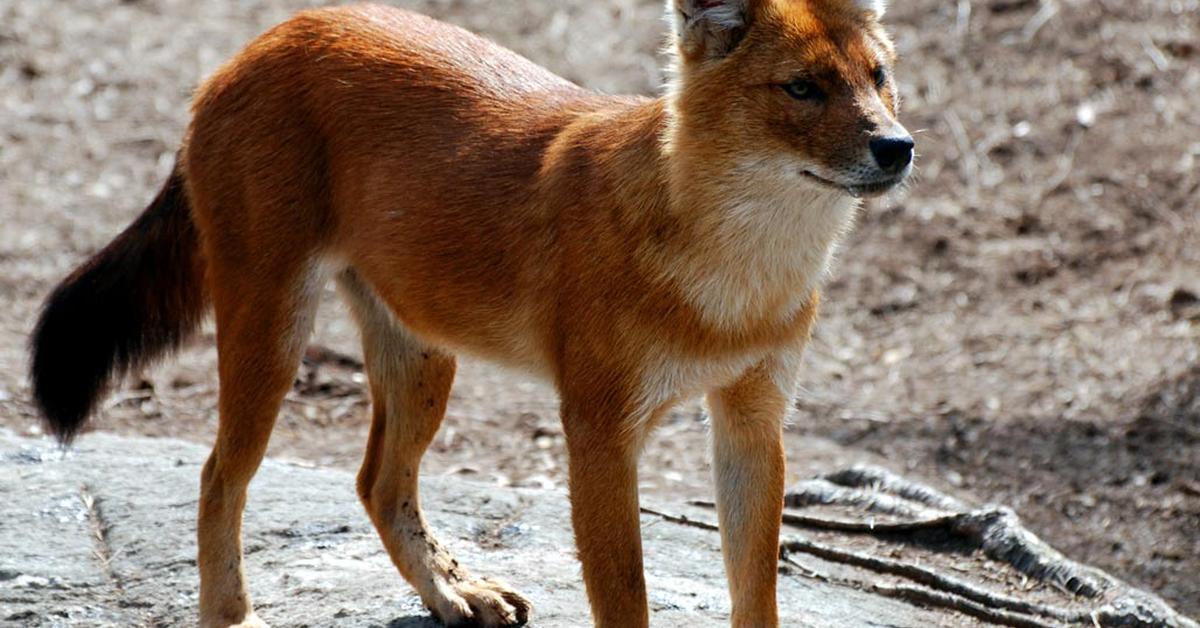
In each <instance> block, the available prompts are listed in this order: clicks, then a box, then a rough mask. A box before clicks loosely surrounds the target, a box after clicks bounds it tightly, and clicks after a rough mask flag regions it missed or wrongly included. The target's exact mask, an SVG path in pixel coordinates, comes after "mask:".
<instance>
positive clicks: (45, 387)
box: [29, 272, 116, 445]
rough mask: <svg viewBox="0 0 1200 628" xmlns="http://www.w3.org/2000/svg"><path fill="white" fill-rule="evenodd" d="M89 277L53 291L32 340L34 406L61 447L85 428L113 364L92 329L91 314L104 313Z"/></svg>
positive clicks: (99, 335) (71, 280) (85, 275)
mask: <svg viewBox="0 0 1200 628" xmlns="http://www.w3.org/2000/svg"><path fill="white" fill-rule="evenodd" d="M89 279H91V277H89V273H87V272H83V273H78V272H77V273H76V274H75V275H73V276H71V277H68V278H67V279H66V281H64V282H63V283H62V284H60V285H59V286H58V287H57V288H56V289H55V290H54V292H53V293H52V294H51V295H50V297H49V298H48V299H47V300H46V305H45V307H44V308H43V310H42V315H41V317H40V318H39V319H38V324H37V327H36V328H35V329H34V332H33V336H32V338H31V342H30V354H31V360H30V373H29V375H30V382H31V384H32V388H33V401H34V405H35V406H36V407H37V409H38V410H39V411H40V414H41V416H42V419H43V423H44V425H45V426H46V429H47V430H48V431H49V432H50V433H51V434H52V435H53V436H54V437H55V438H56V439H57V440H58V442H59V443H61V444H63V445H69V444H70V443H71V441H72V440H74V438H75V436H76V435H77V434H78V433H79V431H80V430H81V429H82V428H83V426H84V423H85V422H86V421H87V417H88V415H89V414H91V412H92V409H93V408H94V407H95V405H96V403H97V401H98V400H99V398H100V396H101V395H102V394H103V393H104V390H105V389H106V387H107V385H108V380H109V377H110V374H111V373H112V371H113V370H114V367H115V366H116V364H114V362H115V359H114V358H115V356H114V355H113V353H114V352H113V351H112V348H111V347H109V346H106V345H107V343H106V342H105V339H104V337H103V332H102V331H101V330H99V329H97V328H96V325H95V324H96V322H97V321H96V320H95V318H94V315H95V314H96V313H97V311H98V310H100V311H103V310H102V308H100V307H97V306H99V305H100V304H98V303H96V302H95V301H96V294H95V292H94V291H93V290H91V289H90V288H89V286H88V285H87V284H88V283H90V281H89Z"/></svg>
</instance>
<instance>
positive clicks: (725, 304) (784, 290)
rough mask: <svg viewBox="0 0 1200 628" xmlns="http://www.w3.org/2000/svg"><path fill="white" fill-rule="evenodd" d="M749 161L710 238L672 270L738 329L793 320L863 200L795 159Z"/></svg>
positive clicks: (697, 301) (698, 302) (695, 297)
mask: <svg viewBox="0 0 1200 628" xmlns="http://www.w3.org/2000/svg"><path fill="white" fill-rule="evenodd" d="M779 161H780V160H753V161H747V162H746V163H745V164H743V165H742V166H740V167H739V168H738V169H737V175H738V176H737V179H736V180H737V181H738V183H737V184H735V185H731V186H729V189H726V190H724V191H723V196H724V197H725V199H726V201H725V203H724V207H723V208H722V210H721V213H720V216H719V219H718V220H715V221H713V222H712V225H711V226H710V227H708V228H707V230H706V231H707V232H706V233H704V241H703V242H701V243H698V246H697V247H696V250H695V251H694V252H693V253H692V254H689V255H687V256H685V259H681V260H679V263H678V264H674V265H673V268H672V272H671V274H672V276H673V278H674V279H675V281H677V282H678V285H679V286H680V288H681V289H682V291H683V292H684V294H685V295H686V297H687V298H688V300H689V301H690V302H691V304H692V305H693V306H694V307H695V308H696V309H697V311H698V312H699V313H700V315H701V317H702V318H703V319H704V320H705V321H706V322H708V323H709V324H712V325H714V326H717V327H720V328H727V329H732V328H736V327H737V326H739V325H743V324H745V323H746V322H748V321H761V320H764V319H769V318H773V317H778V318H780V319H782V318H786V317H790V316H792V315H794V314H795V313H796V311H797V310H798V309H799V308H801V307H803V306H804V305H805V304H806V303H807V300H808V296H809V293H810V291H811V290H812V288H814V287H816V286H817V285H819V284H820V282H821V281H822V280H823V279H824V276H825V274H826V272H827V269H828V266H829V261H830V259H831V257H832V254H833V252H834V250H835V249H836V247H837V244H838V242H839V240H840V239H841V237H842V235H843V234H844V233H845V232H846V231H847V230H848V228H849V226H850V224H851V222H852V221H853V219H854V213H855V211H856V208H857V204H858V201H857V200H856V199H854V198H852V197H850V196H848V195H846V194H845V193H842V192H838V191H835V190H829V189H826V188H823V187H818V186H817V184H814V183H812V182H810V181H808V180H807V179H805V178H804V177H803V176H802V175H800V174H799V170H798V169H797V168H796V167H795V166H794V164H789V163H779Z"/></svg>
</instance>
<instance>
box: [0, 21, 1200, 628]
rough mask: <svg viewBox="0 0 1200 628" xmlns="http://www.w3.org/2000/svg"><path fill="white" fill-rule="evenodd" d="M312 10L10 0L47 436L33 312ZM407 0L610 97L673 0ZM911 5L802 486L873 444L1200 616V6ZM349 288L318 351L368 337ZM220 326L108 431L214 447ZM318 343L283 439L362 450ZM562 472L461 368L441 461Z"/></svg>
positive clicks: (671, 465) (531, 412) (12, 370)
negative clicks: (234, 75)
mask: <svg viewBox="0 0 1200 628" xmlns="http://www.w3.org/2000/svg"><path fill="white" fill-rule="evenodd" d="M306 4H308V3H306V2H301V1H299V0H244V1H242V2H238V3H227V2H220V1H218V0H204V1H196V0H62V1H59V2H30V1H25V0H0V218H2V219H3V222H2V224H3V227H0V301H3V302H5V303H7V304H9V305H8V306H7V307H5V308H2V309H0V425H2V426H7V427H10V428H12V429H14V430H17V431H18V432H21V433H25V434H30V433H35V432H36V430H37V427H36V422H35V421H34V417H33V415H32V411H31V409H30V407H29V404H28V385H27V381H26V378H25V371H26V358H25V355H24V354H25V343H26V336H27V333H28V331H29V329H30V327H31V326H32V323H33V319H34V316H35V313H36V308H37V306H38V304H39V302H40V300H41V299H42V298H43V297H44V295H45V294H46V292H47V291H48V290H49V289H50V288H51V286H52V285H53V283H54V282H55V281H57V280H58V279H59V278H61V276H62V275H64V274H65V273H66V272H67V271H69V270H70V268H71V267H72V266H73V265H74V264H77V263H78V262H79V261H80V260H81V259H83V257H85V256H86V255H88V254H89V253H91V252H93V251H95V250H96V249H97V248H98V247H100V246H102V245H103V244H104V243H105V242H107V240H108V239H109V238H111V237H112V236H113V235H114V234H115V233H116V232H117V231H118V230H119V229H120V228H122V227H123V226H124V225H125V224H126V223H127V222H128V221H129V220H131V219H132V217H133V216H135V215H136V214H137V212H139V211H140V209H141V207H142V206H143V205H144V203H145V202H146V201H148V200H149V198H150V197H151V196H152V195H153V192H154V190H155V189H156V188H157V187H158V185H160V183H161V181H162V179H163V178H164V176H165V174H166V172H167V171H168V170H169V168H170V164H171V161H172V158H173V153H174V150H175V148H176V146H177V144H178V141H179V138H180V136H181V134H182V129H183V127H184V125H185V124H186V121H187V100H188V95H189V93H190V90H191V89H192V87H193V86H194V85H195V84H196V82H197V81H199V80H200V79H201V77H203V76H204V75H205V74H206V73H207V72H209V71H211V70H212V69H213V68H214V67H215V66H216V64H218V63H219V62H220V61H221V60H222V59H223V58H225V57H226V56H227V55H229V54H230V53H232V52H233V51H234V50H236V49H237V48H238V47H239V46H241V45H242V44H244V43H245V42H246V41H248V40H249V39H250V38H251V37H253V35H254V34H255V33H257V32H260V31H261V30H262V29H264V28H265V27H267V26H269V25H270V24H272V23H274V22H277V21H279V20H281V19H283V18H285V17H286V16H287V15H288V14H289V13H291V12H292V11H293V10H295V9H296V8H299V7H300V6H303V5H306ZM402 4H404V5H405V6H409V7H412V8H416V9H418V10H421V11H424V12H426V13H429V14H432V15H435V16H438V17H442V18H445V19H448V20H451V21H454V22H457V23H460V24H463V25H465V26H468V27H470V28H472V29H475V30H477V31H480V32H482V33H485V34H487V35H489V36H491V37H493V38H495V39H497V40H498V41H500V42H501V43H503V44H505V45H508V46H510V47H513V48H515V49H517V50H518V51H520V52H522V53H524V54H526V55H527V56H529V57H531V58H532V59H534V60H536V61H538V62H541V63H543V64H546V65H548V66H549V67H551V68H552V69H554V70H556V71H558V72H560V73H562V74H563V75H564V76H566V77H568V78H570V79H572V80H575V81H577V82H580V83H582V84H584V85H587V86H590V87H594V88H597V89H602V90H608V91H634V92H642V93H651V92H653V91H655V90H656V86H657V85H658V83H659V80H660V77H659V73H658V70H657V67H658V59H657V57H656V54H655V51H656V49H657V48H658V46H659V44H660V34H661V32H662V25H661V20H660V19H659V16H660V13H661V7H660V6H659V4H658V2H656V1H655V0H613V1H611V2H605V3H594V2H593V3H585V2H578V1H575V0H571V1H567V2H533V1H531V0H522V1H513V2H506V3H502V4H497V3H491V2H484V1H482V0H428V1H423V2H422V1H415V0H414V1H411V2H404V3H402ZM894 4H895V6H894V7H893V8H892V9H891V12H890V13H889V17H888V22H889V25H890V28H891V30H892V32H893V33H894V34H895V36H896V41H897V46H898V49H899V52H900V54H901V57H902V62H901V65H900V67H899V69H898V71H897V74H898V78H899V81H900V85H901V90H902V93H903V95H904V101H905V104H904V107H905V113H904V115H903V116H902V118H903V120H904V122H905V123H906V125H907V126H908V127H909V128H910V129H914V130H918V129H919V130H920V132H919V133H917V140H918V144H919V149H918V150H919V157H918V174H919V177H918V180H917V182H916V183H914V185H913V186H912V187H911V190H910V191H909V192H908V193H907V194H905V195H903V196H897V197H894V198H889V199H886V200H883V201H879V202H873V203H871V204H869V205H868V207H867V208H866V211H865V212H864V213H863V216H862V219H861V220H860V224H859V226H858V228H857V230H856V231H855V232H854V234H853V235H852V237H851V238H850V240H849V241H848V242H847V244H846V246H845V247H844V248H843V250H842V253H841V255H840V261H839V263H838V265H837V269H836V272H835V274H834V279H833V280H832V281H831V283H830V284H829V286H828V291H827V296H826V299H825V302H826V307H825V312H824V315H823V320H822V321H821V323H820V324H819V325H818V329H817V334H816V338H815V341H814V343H813V345H812V347H811V350H810V351H809V352H808V356H807V359H806V362H805V367H806V368H805V371H804V374H803V376H802V385H803V392H802V394H801V395H800V396H799V398H798V400H797V408H798V411H797V413H796V415H795V418H794V420H793V422H792V426H791V427H790V428H789V430H788V432H787V438H788V448H789V455H790V460H791V463H792V466H791V474H792V478H793V479H798V478H801V477H806V476H809V475H812V474H814V473H817V472H818V471H820V470H828V469H830V468H833V467H834V466H837V465H841V464H845V463H848V462H855V461H874V462H881V463H885V464H887V465H889V466H890V467H892V468H894V469H896V470H899V471H904V472H905V473H907V474H909V475H912V476H916V477H921V478H924V479H925V480H927V481H929V482H931V483H933V484H935V485H938V486H941V487H943V488H953V489H954V490H956V491H958V492H960V493H962V494H966V495H970V496H972V497H973V498H975V499H976V500H977V501H998V502H1003V503H1007V504H1009V505H1012V506H1013V507H1014V508H1015V509H1016V510H1017V512H1019V513H1020V514H1021V515H1022V516H1023V517H1024V518H1025V519H1026V521H1027V522H1029V525H1030V526H1031V528H1032V529H1033V530H1034V531H1036V532H1037V533H1039V534H1040V535H1042V536H1043V537H1045V538H1046V539H1047V540H1049V541H1050V542H1051V543H1052V544H1053V545H1055V546H1057V547H1058V548H1059V549H1062V550H1063V551H1064V552H1065V553H1066V554H1067V555H1069V556H1072V557H1074V558H1076V559H1080V560H1083V561H1085V562H1089V563H1093V564H1096V565H1098V566H1101V567H1103V568H1105V569H1108V570H1110V571H1112V572H1113V573H1115V574H1117V575H1118V576H1120V577H1122V578H1124V579H1126V580H1128V581H1130V582H1132V583H1134V584H1136V585H1139V586H1143V587H1146V588H1148V589H1151V590H1154V591H1156V592H1159V593H1160V594H1162V595H1163V596H1164V597H1166V598H1167V599H1168V600H1170V601H1171V602H1173V603H1174V604H1176V605H1177V606H1178V607H1179V608H1180V609H1181V610H1183V611H1185V612H1187V613H1191V614H1200V359H1198V356H1200V271H1197V268H1200V266H1198V264H1200V174H1198V173H1200V169H1198V168H1197V166H1196V158H1197V156H1200V112H1197V110H1196V108H1195V105H1194V101H1195V94H1196V93H1200V52H1198V46H1200V2H1197V0H1145V1H1143V2H1137V3H1123V2H1116V1H1115V0H1093V1H1085V0H959V1H957V2H937V1H935V0H911V1H909V2H903V3H901V2H896V3H894ZM327 300H328V302H329V303H328V304H327V307H325V308H324V309H323V311H322V315H321V319H320V325H319V330H318V333H317V336H316V338H315V339H314V342H315V343H316V345H317V346H318V347H323V348H326V349H330V350H332V351H333V352H336V353H340V354H346V355H350V356H353V355H356V354H357V349H356V345H357V339H356V336H355V334H354V332H353V330H352V329H351V327H350V326H349V323H348V321H347V320H346V318H345V316H344V308H342V307H341V306H340V304H338V303H337V302H336V299H334V298H333V296H332V295H330V298H329V299H327ZM212 344H213V343H212V336H211V332H209V333H206V334H205V335H203V336H202V337H201V338H199V339H198V340H197V341H196V343H195V344H194V345H193V346H192V347H191V348H189V349H188V350H187V351H185V352H184V353H183V354H182V355H181V356H180V357H179V359H178V360H177V361H176V362H174V363H172V364H171V365H166V366H164V367H162V368H158V369H155V370H153V371H151V372H148V373H146V374H145V376H144V377H142V378H134V380H133V381H130V382H129V383H128V384H127V385H126V386H124V387H123V388H122V389H121V390H120V391H118V393H117V394H116V395H115V396H114V397H113V398H112V399H111V400H110V401H109V402H108V403H107V404H106V405H105V407H104V410H103V411H102V412H101V416H100V417H99V419H98V420H97V421H96V422H95V424H94V425H95V428H96V429H100V430H110V431H117V432H123V433H133V434H144V435H151V436H173V437H178V438H183V439H189V440H193V441H196V442H200V443H208V442H210V441H211V438H212V433H213V429H214V427H215V422H216V411H215V376H214V372H215V371H214V364H215V354H214V350H213V348H212ZM310 357H311V359H310V360H308V362H307V364H306V366H305V367H304V370H303V371H302V373H301V376H300V377H299V378H298V381H297V385H296V388H295V390H294V391H293V393H292V394H291V395H290V396H289V398H288V401H287V403H286V404H285V408H284V411H283V414H282V416H281V419H280V422H279V427H278V429H277V432H276V436H275V439H274V441H273V443H272V453H273V454H274V455H278V456H283V457H285V458H290V459H293V460H303V461H308V462H311V463H315V464H320V465H331V466H337V467H344V468H352V467H353V466H354V465H355V463H356V459H357V458H358V456H359V455H360V453H361V448H362V443H363V442H364V441H365V429H366V424H367V421H368V417H367V416H366V414H365V406H366V393H365V389H364V385H363V381H364V380H363V378H362V375H361V373H359V372H358V371H357V370H356V368H355V365H354V364H353V360H349V361H347V360H339V359H336V356H333V357H332V358H331V353H330V352H329V351H321V350H317V351H313V352H312V353H311V355H310ZM83 442H86V440H85V441H83ZM704 444H705V435H704V426H703V420H702V414H701V412H700V409H699V406H697V405H694V404H693V405H690V406H687V407H685V408H683V409H681V410H680V411H679V412H677V413H675V414H674V415H673V416H672V417H671V418H670V420H668V421H667V422H666V424H665V425H664V427H663V429H662V430H661V431H660V434H659V435H658V437H657V438H656V439H655V440H654V441H653V442H652V443H651V444H650V446H649V447H648V449H647V452H646V457H645V459H644V463H643V476H644V479H643V483H644V486H643V489H644V490H645V491H646V492H648V493H650V494H654V495H658V496H660V497H670V498H677V497H691V496H702V495H705V494H706V493H707V492H708V483H707V462H706V460H705V455H704V449H705V446H704ZM564 464H565V453H564V451H563V444H562V436H561V429H560V428H559V426H558V424H557V419H556V417H555V404H554V400H553V395H552V393H551V391H549V390H548V389H546V388H545V387H544V386H541V385H540V384H537V383H535V382H531V381H526V380H524V379H522V378H521V377H520V376H514V375H512V374H508V373H503V372H500V371H497V370H495V369H492V368H491V367H488V366H487V365H483V364H479V363H475V362H467V363H465V364H464V365H463V367H462V368H461V369H460V377H459V380H458V384H457V387H456V391H455V394H454V397H453V399H452V404H451V408H450V411H449V416H448V418H447V421H446V424H445V426H444V427H443V430H442V433H441V434H440V435H439V437H438V440H437V442H436V444H435V446H434V448H433V451H432V452H431V454H430V457H429V459H428V463H427V471H428V472H431V473H433V474H446V473H449V474H455V475H470V476H473V477H474V478H475V479H479V480H483V481H488V482H494V483H498V484H505V485H514V484H515V485H519V486H549V487H555V486H561V485H562V483H563V467H564Z"/></svg>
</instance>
